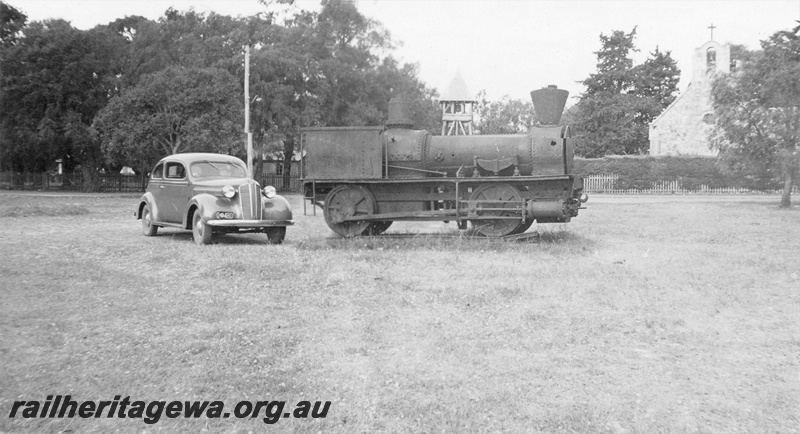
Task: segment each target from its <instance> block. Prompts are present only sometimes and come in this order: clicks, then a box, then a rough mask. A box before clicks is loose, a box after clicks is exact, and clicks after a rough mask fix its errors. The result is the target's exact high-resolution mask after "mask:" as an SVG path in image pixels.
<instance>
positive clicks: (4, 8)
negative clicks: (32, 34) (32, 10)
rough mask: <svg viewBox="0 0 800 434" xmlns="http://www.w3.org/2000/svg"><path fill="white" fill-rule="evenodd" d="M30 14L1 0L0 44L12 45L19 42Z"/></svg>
mask: <svg viewBox="0 0 800 434" xmlns="http://www.w3.org/2000/svg"><path fill="white" fill-rule="evenodd" d="M27 21H28V16H27V15H25V14H23V13H22V12H20V11H19V10H17V9H16V8H14V7H13V6H11V5H8V4H6V3H4V2H0V44H2V46H3V47H10V46H12V45H14V44H16V43H17V41H18V40H19V37H20V35H21V33H22V29H24V28H25V23H26V22H27Z"/></svg>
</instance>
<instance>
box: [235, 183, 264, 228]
mask: <svg viewBox="0 0 800 434" xmlns="http://www.w3.org/2000/svg"><path fill="white" fill-rule="evenodd" d="M239 197H240V198H241V201H242V218H243V219H244V220H261V192H260V191H259V190H258V184H256V183H248V184H244V185H240V186H239Z"/></svg>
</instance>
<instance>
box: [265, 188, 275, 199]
mask: <svg viewBox="0 0 800 434" xmlns="http://www.w3.org/2000/svg"><path fill="white" fill-rule="evenodd" d="M263 191H264V196H267V199H272V198H273V197H275V195H277V194H278V191H277V190H275V187H273V186H271V185H268V186H266V187H264V190H263Z"/></svg>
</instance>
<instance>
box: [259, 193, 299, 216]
mask: <svg viewBox="0 0 800 434" xmlns="http://www.w3.org/2000/svg"><path fill="white" fill-rule="evenodd" d="M261 200H262V201H261V207H262V208H263V215H262V218H263V219H264V220H291V219H292V207H291V205H289V201H288V200H286V198H285V197H283V196H280V195H276V196H275V197H273V198H272V199H268V198H267V197H266V196H263V195H262V196H261Z"/></svg>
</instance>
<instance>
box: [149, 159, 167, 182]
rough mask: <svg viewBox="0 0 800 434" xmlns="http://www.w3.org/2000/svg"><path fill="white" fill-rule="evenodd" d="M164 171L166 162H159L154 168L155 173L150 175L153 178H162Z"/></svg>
mask: <svg viewBox="0 0 800 434" xmlns="http://www.w3.org/2000/svg"><path fill="white" fill-rule="evenodd" d="M162 173H164V164H163V163H159V164H158V166H156V168H155V169H153V173H151V174H150V177H151V178H153V179H161V177H162V176H163V175H162Z"/></svg>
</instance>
